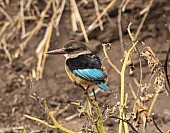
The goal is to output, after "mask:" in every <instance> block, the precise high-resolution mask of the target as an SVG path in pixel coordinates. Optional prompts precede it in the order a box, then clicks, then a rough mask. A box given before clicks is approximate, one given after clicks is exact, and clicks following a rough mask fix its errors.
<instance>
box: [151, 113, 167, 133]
mask: <svg viewBox="0 0 170 133" xmlns="http://www.w3.org/2000/svg"><path fill="white" fill-rule="evenodd" d="M154 116H155V115H154V114H152V121H153V123H154V125H155V127H156V129H158V131H159V132H160V133H164V132H163V131H162V130H161V129H160V128H159V127H158V125H157V124H156V122H155V117H154Z"/></svg>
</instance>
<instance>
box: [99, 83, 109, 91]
mask: <svg viewBox="0 0 170 133" xmlns="http://www.w3.org/2000/svg"><path fill="white" fill-rule="evenodd" d="M97 86H98V87H99V88H100V89H102V90H104V91H110V88H109V87H107V86H106V85H105V84H104V83H102V82H101V83H100V84H97Z"/></svg>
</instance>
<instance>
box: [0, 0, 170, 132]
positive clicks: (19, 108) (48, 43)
mask: <svg viewBox="0 0 170 133" xmlns="http://www.w3.org/2000/svg"><path fill="white" fill-rule="evenodd" d="M130 22H132V25H131V31H132V33H133V34H134V36H135V38H136V39H137V40H139V41H142V42H143V43H141V42H140V43H139V44H138V49H139V51H140V52H141V51H142V49H143V47H144V45H145V46H150V47H151V48H152V49H153V50H154V52H155V53H156V55H157V57H158V59H159V60H160V61H161V62H163V63H164V61H165V58H166V54H167V51H168V47H169V46H170V42H169V38H170V36H169V35H170V2H169V1H168V0H76V1H75V0H41V1H39V0H1V1H0V132H23V125H25V126H26V129H27V132H32V133H35V132H36V133H40V132H51V133H52V132H58V131H54V130H51V129H48V128H47V127H44V126H41V125H39V124H37V123H36V122H32V121H30V120H28V119H26V118H25V117H24V116H23V114H29V115H32V116H35V117H38V118H41V119H44V120H47V121H48V116H47V115H46V112H45V111H44V109H43V108H42V107H41V105H40V103H39V102H38V101H36V100H35V99H34V97H35V96H36V97H37V96H38V97H40V98H45V99H46V100H47V103H48V106H49V108H50V110H51V111H53V113H54V116H55V117H56V118H57V119H58V120H59V122H60V123H61V124H62V125H63V126H65V127H67V128H69V129H71V130H74V131H78V130H79V129H81V128H82V127H83V125H84V123H85V122H86V119H85V118H84V117H81V118H80V117H79V116H78V112H77V109H76V107H75V106H74V105H71V104H70V103H71V102H72V101H77V100H78V101H84V100H85V97H84V94H83V93H82V91H81V90H80V89H79V88H78V87H77V86H75V85H74V84H73V83H71V81H70V79H69V78H68V77H67V75H66V72H65V70H64V60H65V58H64V57H63V56H47V55H46V54H45V53H46V52H47V51H48V50H52V49H56V48H61V47H63V45H64V43H66V42H67V41H69V40H80V41H83V42H86V43H87V45H88V47H89V49H90V50H91V51H92V52H93V53H96V54H97V55H99V57H100V58H101V59H103V58H104V54H103V51H102V43H104V42H108V43H111V47H112V48H111V50H110V51H108V54H109V57H110V58H111V60H112V62H113V63H114V64H115V65H116V66H117V67H118V68H119V70H120V69H121V65H122V63H121V59H122V58H123V55H124V50H127V49H129V48H130V47H131V46H132V42H131V39H130V38H129V35H128V32H127V27H128V25H129V23H130ZM103 63H104V65H105V66H106V68H107V72H108V77H109V81H108V86H109V87H110V88H111V89H112V91H113V94H114V96H113V94H110V93H107V92H104V91H98V92H97V94H96V95H97V99H98V102H99V104H100V105H101V107H102V106H103V105H104V103H106V101H108V100H110V106H114V105H115V104H116V103H117V102H118V101H119V97H120V95H119V94H120V77H119V75H118V74H117V73H116V72H115V71H114V70H113V69H112V68H111V67H110V66H109V65H108V63H107V61H106V60H104V61H103ZM133 63H134V66H135V69H134V71H133V74H132V75H130V74H129V70H127V73H126V76H127V79H126V88H125V89H126V92H128V93H129V103H128V105H129V110H131V109H132V105H133V103H132V102H130V100H133V96H132V95H131V91H130V89H129V87H128V84H129V83H131V85H132V86H133V88H134V90H135V91H136V92H137V90H138V87H137V85H136V84H135V82H134V81H136V80H137V81H139V78H140V69H139V61H138V59H137V58H136V57H134V59H133ZM143 64H144V67H143V81H142V82H143V83H148V80H149V74H150V73H149V69H148V67H147V65H146V62H144V61H143ZM168 101H170V97H169V96H167V95H166V94H161V95H160V97H159V99H158V101H157V102H156V105H155V107H154V110H153V111H154V112H155V114H156V116H157V119H156V120H157V123H158V124H159V126H160V127H161V128H162V129H163V130H164V131H166V130H168V129H170V126H169V125H170V106H169V102H168ZM105 125H106V127H107V132H109V133H111V132H117V130H118V128H117V127H118V124H117V123H115V122H114V120H107V121H106V123H105ZM155 130H156V129H155V127H154V126H151V127H150V128H149V130H148V132H154V131H155Z"/></svg>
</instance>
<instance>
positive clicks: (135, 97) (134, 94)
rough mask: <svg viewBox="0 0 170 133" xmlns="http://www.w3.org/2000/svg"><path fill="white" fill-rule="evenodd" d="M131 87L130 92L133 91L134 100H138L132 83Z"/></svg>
mask: <svg viewBox="0 0 170 133" xmlns="http://www.w3.org/2000/svg"><path fill="white" fill-rule="evenodd" d="M129 87H130V90H131V92H132V95H133V97H134V99H137V96H136V93H135V91H134V89H133V87H132V85H131V83H129Z"/></svg>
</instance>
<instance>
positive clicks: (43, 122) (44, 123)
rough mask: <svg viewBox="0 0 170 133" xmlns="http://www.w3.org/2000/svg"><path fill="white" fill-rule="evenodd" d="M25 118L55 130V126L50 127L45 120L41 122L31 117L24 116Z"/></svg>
mask: <svg viewBox="0 0 170 133" xmlns="http://www.w3.org/2000/svg"><path fill="white" fill-rule="evenodd" d="M24 117H26V118H28V119H30V120H33V121H36V122H38V123H41V124H43V125H45V126H47V127H49V128H53V129H55V126H53V125H50V124H48V123H47V122H45V121H43V120H40V119H38V118H35V117H32V116H29V115H24Z"/></svg>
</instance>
